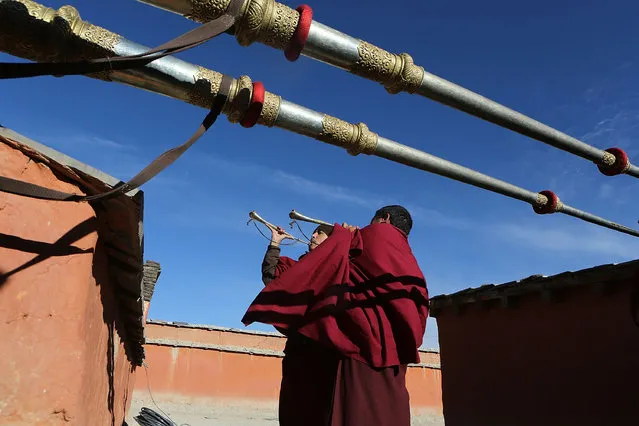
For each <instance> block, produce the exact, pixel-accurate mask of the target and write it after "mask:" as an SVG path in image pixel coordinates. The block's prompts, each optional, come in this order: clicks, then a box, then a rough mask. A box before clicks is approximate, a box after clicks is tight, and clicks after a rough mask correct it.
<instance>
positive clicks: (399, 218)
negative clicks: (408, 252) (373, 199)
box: [371, 206, 413, 235]
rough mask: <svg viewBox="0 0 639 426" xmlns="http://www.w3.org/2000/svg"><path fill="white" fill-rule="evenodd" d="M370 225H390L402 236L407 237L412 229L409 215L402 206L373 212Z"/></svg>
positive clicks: (411, 220)
mask: <svg viewBox="0 0 639 426" xmlns="http://www.w3.org/2000/svg"><path fill="white" fill-rule="evenodd" d="M372 223H390V224H391V225H393V226H394V227H396V228H397V229H399V230H400V231H402V232H404V234H406V235H408V234H409V233H410V230H411V229H412V228H413V219H412V218H411V217H410V213H408V210H406V209H405V208H404V207H402V206H386V207H382V208H381V209H379V210H377V211H376V212H375V216H373V219H372V220H371V224H372Z"/></svg>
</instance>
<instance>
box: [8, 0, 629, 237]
mask: <svg viewBox="0 0 639 426" xmlns="http://www.w3.org/2000/svg"><path fill="white" fill-rule="evenodd" d="M147 50H148V48H147V47H145V46H142V45H139V44H137V43H134V42H132V41H129V40H127V39H125V38H124V37H122V36H120V35H118V34H115V33H113V32H111V31H108V30H106V29H104V28H101V27H98V26H96V25H93V24H90V23H88V22H85V21H83V20H82V19H81V18H80V15H79V13H78V11H77V10H76V9H75V8H73V7H72V6H63V7H61V8H60V9H58V10H57V11H56V10H53V9H51V8H48V7H45V6H43V5H41V4H39V3H36V2H34V1H32V0H0V51H4V52H6V53H9V54H12V55H14V56H18V57H22V58H26V59H31V60H35V61H64V60H67V61H69V60H74V59H75V58H96V57H104V56H107V55H109V56H113V55H131V54H139V53H143V52H145V51H147ZM88 76H89V77H93V78H98V79H102V80H105V81H115V82H119V83H123V84H127V85H129V86H133V87H137V88H141V89H144V90H149V91H152V92H155V93H159V94H162V95H165V96H168V97H172V98H174V99H179V100H182V101H185V102H188V103H191V104H193V105H197V106H200V107H202V108H205V109H207V110H208V109H209V108H210V106H211V105H212V103H213V99H214V98H215V97H216V95H217V93H218V90H219V87H220V83H221V80H222V74H220V73H219V72H217V71H213V70H210V69H207V68H204V67H201V66H197V65H193V64H190V63H188V62H185V61H182V60H180V59H177V58H174V57H170V56H167V57H164V58H161V59H158V60H155V61H153V62H151V63H150V64H148V65H147V66H145V67H143V68H140V69H131V70H121V71H106V72H102V73H94V74H91V75H88ZM252 88H253V86H252V81H251V79H250V78H249V77H248V76H241V77H239V78H237V79H234V81H233V84H232V88H231V91H230V93H229V96H228V100H227V102H226V104H225V105H224V108H223V110H222V112H223V113H224V114H225V115H226V116H227V118H228V120H229V121H230V122H231V123H237V122H239V121H240V120H241V118H242V117H243V115H244V113H245V111H246V108H247V102H246V98H248V99H251V98H252V90H253V89H252ZM240 92H242V93H244V94H245V93H247V92H248V96H238V93H240ZM257 124H261V125H264V126H267V127H273V126H275V127H279V128H282V129H285V130H289V131H291V132H295V133H298V134H301V135H304V136H308V137H311V138H314V139H316V140H319V141H321V142H324V143H327V144H330V145H334V146H338V147H341V148H344V149H346V150H347V151H348V153H349V154H351V155H358V154H361V153H363V154H367V155H375V156H377V157H381V158H386V159H388V160H391V161H394V162H397V163H400V164H404V165H407V166H410V167H413V168H416V169H420V170H424V171H426V172H430V173H434V174H438V175H440V176H444V177H447V178H450V179H454V180H457V181H459V182H463V183H466V184H469V185H473V186H476V187H478V188H483V189H486V190H488V191H491V192H494V193H497V194H501V195H505V196H507V197H509V198H513V199H516V200H520V201H524V202H526V203H529V204H531V205H532V206H533V207H534V208H535V209H541V210H544V209H545V210H547V211H546V213H555V212H558V213H563V214H566V215H569V216H573V217H576V218H579V219H581V220H585V221H587V222H590V223H593V224H596V225H599V226H603V227H605V228H608V229H612V230H615V231H619V232H622V233H625V234H628V235H632V236H635V237H638V236H639V231H636V230H634V229H631V228H628V227H626V226H623V225H619V224H617V223H615V222H612V221H610V220H608V219H604V218H601V217H598V216H595V215H592V214H590V213H587V212H583V211H581V210H578V209H575V208H573V207H570V206H568V205H565V204H563V203H561V202H559V200H558V199H555V200H551V199H549V197H548V196H547V195H545V194H542V193H538V192H533V191H529V190H527V189H524V188H521V187H519V186H516V185H513V184H511V183H508V182H505V181H502V180H499V179H496V178H494V177H491V176H488V175H485V174H482V173H480V172H478V171H475V170H472V169H469V168H467V167H464V166H461V165H459V164H455V163H452V162H450V161H447V160H444V159H442V158H438V157H436V156H434V155H431V154H428V153H426V152H423V151H420V150H417V149H414V148H411V147H409V146H406V145H402V144H400V143H398V142H395V141H392V140H390V139H386V138H383V137H381V136H378V135H377V134H376V133H373V132H371V131H370V130H369V129H368V127H367V126H366V124H364V123H358V124H351V123H348V122H346V121H343V120H340V119H339V118H336V117H332V116H330V115H327V114H323V113H320V112H317V111H314V110H312V109H309V108H305V107H303V106H300V105H297V104H294V103H292V102H289V101H286V100H284V99H282V98H281V97H280V96H278V95H275V94H273V93H270V92H265V94H264V103H263V107H262V109H261V111H260V115H259V119H258V120H257ZM548 207H551V209H550V210H548Z"/></svg>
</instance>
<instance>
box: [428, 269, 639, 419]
mask: <svg viewBox="0 0 639 426" xmlns="http://www.w3.org/2000/svg"><path fill="white" fill-rule="evenodd" d="M634 281H635V282H636V279H635V280H634ZM630 292H631V285H630V283H629V282H625V283H619V284H617V285H616V286H615V289H614V292H613V293H612V294H604V295H602V294H600V293H599V292H598V291H597V290H596V289H593V288H592V287H591V286H586V287H581V288H575V289H573V290H569V291H567V292H566V294H565V295H564V296H563V300H560V301H554V302H553V301H548V300H544V298H543V297H542V296H541V295H540V294H539V293H538V294H531V295H525V296H523V297H522V298H521V300H519V302H518V303H517V306H516V307H508V308H506V307H494V308H491V309H487V308H486V307H483V306H481V304H480V303H474V304H471V305H469V306H468V307H466V308H464V311H463V313H459V312H455V311H454V310H453V309H452V308H445V309H442V312H441V314H439V315H438V316H437V324H438V328H439V343H440V350H441V356H442V367H443V402H444V416H445V418H446V426H512V425H517V426H533V425H534V426H539V425H545V426H552V425H557V426H560V425H561V426H565V425H579V426H590V425H592V426H595V425H597V426H600V425H615V426H625V425H627V426H631V425H634V426H636V425H639V385H638V383H639V326H637V325H635V323H634V322H633V320H632V315H631V304H630V300H631V298H630Z"/></svg>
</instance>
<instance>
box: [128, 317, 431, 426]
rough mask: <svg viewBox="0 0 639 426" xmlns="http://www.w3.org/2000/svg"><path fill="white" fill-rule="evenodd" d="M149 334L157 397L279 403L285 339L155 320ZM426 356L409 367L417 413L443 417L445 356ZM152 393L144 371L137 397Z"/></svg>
mask: <svg viewBox="0 0 639 426" xmlns="http://www.w3.org/2000/svg"><path fill="white" fill-rule="evenodd" d="M145 332H146V339H147V344H146V346H145V350H146V355H147V358H146V362H147V363H148V365H149V370H148V374H149V383H150V384H151V387H152V392H153V394H154V395H156V394H157V395H163V398H165V397H167V395H168V396H169V397H170V396H171V395H173V396H174V397H180V398H181V399H184V397H187V398H188V397H191V398H203V397H204V398H211V399H213V400H221V399H241V400H256V401H272V402H274V403H276V401H277V399H278V397H279V388H280V381H281V378H282V358H281V356H282V355H281V351H282V350H283V349H284V345H285V343H286V340H285V338H283V337H280V336H276V335H270V334H250V333H243V332H237V331H230V330H224V329H215V328H209V329H207V328H203V327H201V328H198V327H193V326H186V327H185V326H175V325H170V324H158V323H152V322H151V323H147V324H146V327H145ZM240 350H241V351H245V352H248V351H251V350H258V351H259V350H262V351H266V352H267V354H257V353H253V354H249V353H236V352H237V351H240ZM233 351H235V352H233ZM421 358H422V359H421V362H422V363H423V364H433V366H432V367H425V366H421V367H410V368H409V370H408V376H407V387H408V391H409V393H410V398H411V407H412V409H413V411H414V412H426V413H429V414H432V415H439V416H441V412H442V405H441V374H440V370H439V368H438V366H439V354H438V353H433V352H423V353H422V354H421ZM147 394H148V389H147V381H146V375H145V374H144V372H142V371H140V372H139V373H138V374H137V378H136V383H135V394H134V398H135V397H136V395H139V396H140V397H143V396H145V395H147Z"/></svg>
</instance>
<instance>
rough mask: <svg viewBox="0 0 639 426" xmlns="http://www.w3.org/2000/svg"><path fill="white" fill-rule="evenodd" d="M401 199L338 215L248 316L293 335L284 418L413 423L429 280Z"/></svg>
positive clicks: (288, 421)
mask: <svg viewBox="0 0 639 426" xmlns="http://www.w3.org/2000/svg"><path fill="white" fill-rule="evenodd" d="M411 228H412V219H411V217H410V214H409V213H408V211H407V210H406V209H405V208H403V207H401V206H387V207H384V208H382V209H380V210H378V211H377V212H376V213H375V216H374V217H373V219H372V221H371V224H370V225H368V226H366V227H364V228H362V229H358V228H354V227H351V226H348V225H346V224H343V225H342V226H340V225H338V224H335V225H334V226H333V232H332V233H331V236H330V237H329V238H327V239H326V240H325V241H324V242H323V243H322V244H321V245H320V246H318V247H317V248H315V249H314V250H312V251H310V252H309V253H308V254H307V255H305V256H304V257H303V258H301V259H300V260H299V262H297V263H295V264H293V265H291V266H290V267H289V268H287V269H286V270H285V271H282V273H281V274H280V275H278V276H277V277H276V278H275V279H274V280H273V281H271V282H269V283H268V285H267V286H266V287H265V288H264V289H263V290H262V291H261V292H260V294H259V295H258V296H257V297H256V298H255V300H254V301H253V303H252V304H251V306H250V307H249V309H248V311H247V312H246V314H245V315H244V318H243V319H242V321H243V322H244V324H245V325H249V324H251V323H253V322H255V321H258V322H262V323H265V324H271V325H273V326H275V327H276V328H277V329H278V330H280V331H281V332H282V333H284V334H285V335H286V336H287V337H288V342H287V350H286V351H285V357H284V361H283V364H282V387H281V391H280V411H279V421H280V425H282V426H301V425H308V426H315V425H317V426H354V425H358V426H359V425H375V426H410V405H409V396H408V391H407V389H406V381H405V378H406V368H407V364H409V363H417V362H419V352H418V348H419V346H420V345H421V343H422V339H423V336H424V332H425V328H426V319H427V317H428V291H427V288H426V281H425V279H424V276H423V274H422V272H421V270H420V268H419V266H418V264H417V260H416V259H415V257H414V256H413V253H412V250H411V248H410V246H409V244H408V234H409V233H410V230H411Z"/></svg>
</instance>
